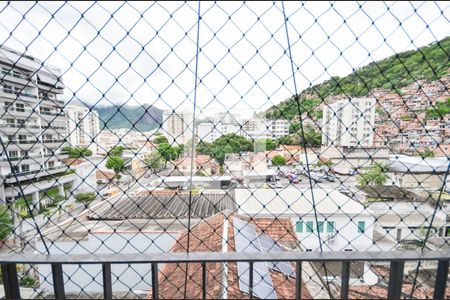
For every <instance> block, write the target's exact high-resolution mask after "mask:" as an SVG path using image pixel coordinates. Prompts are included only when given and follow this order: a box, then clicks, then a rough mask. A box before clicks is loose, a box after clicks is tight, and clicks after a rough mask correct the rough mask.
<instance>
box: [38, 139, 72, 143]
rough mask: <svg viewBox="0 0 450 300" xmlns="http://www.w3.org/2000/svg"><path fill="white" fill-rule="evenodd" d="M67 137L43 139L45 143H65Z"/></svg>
mask: <svg viewBox="0 0 450 300" xmlns="http://www.w3.org/2000/svg"><path fill="white" fill-rule="evenodd" d="M65 141H66V140H65V139H59V140H42V142H43V143H63V142H65Z"/></svg>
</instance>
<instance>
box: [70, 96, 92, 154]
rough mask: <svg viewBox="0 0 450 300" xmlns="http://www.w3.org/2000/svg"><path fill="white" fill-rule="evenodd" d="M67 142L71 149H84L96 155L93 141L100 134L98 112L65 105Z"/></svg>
mask: <svg viewBox="0 0 450 300" xmlns="http://www.w3.org/2000/svg"><path fill="white" fill-rule="evenodd" d="M64 112H65V113H66V115H67V128H68V131H69V132H68V136H67V141H68V142H69V144H70V145H71V146H72V147H85V148H88V149H90V150H91V151H92V153H93V154H97V144H96V143H95V139H96V138H97V136H98V134H99V132H100V121H99V118H98V112H96V111H95V110H91V109H89V108H87V107H81V106H76V105H67V106H66V107H65V108H64Z"/></svg>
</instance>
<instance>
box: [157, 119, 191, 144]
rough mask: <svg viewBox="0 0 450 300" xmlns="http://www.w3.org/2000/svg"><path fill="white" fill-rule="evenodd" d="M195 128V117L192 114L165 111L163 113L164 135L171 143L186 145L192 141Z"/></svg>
mask: <svg viewBox="0 0 450 300" xmlns="http://www.w3.org/2000/svg"><path fill="white" fill-rule="evenodd" d="M193 127H194V115H193V114H192V112H184V111H175V110H170V111H164V113H163V134H164V135H165V136H166V137H167V139H168V140H169V143H171V144H174V145H177V144H180V145H181V144H185V143H187V142H188V141H189V140H191V139H192V130H193Z"/></svg>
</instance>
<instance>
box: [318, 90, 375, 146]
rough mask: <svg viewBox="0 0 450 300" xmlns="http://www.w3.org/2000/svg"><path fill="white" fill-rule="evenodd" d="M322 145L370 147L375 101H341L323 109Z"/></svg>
mask: <svg viewBox="0 0 450 300" xmlns="http://www.w3.org/2000/svg"><path fill="white" fill-rule="evenodd" d="M322 124H323V127H322V145H324V146H337V147H342V146H346V147H357V148H360V147H372V145H373V135H374V125H375V99H374V98H352V99H342V100H339V101H336V102H334V103H331V104H328V105H325V106H324V108H323V123H322Z"/></svg>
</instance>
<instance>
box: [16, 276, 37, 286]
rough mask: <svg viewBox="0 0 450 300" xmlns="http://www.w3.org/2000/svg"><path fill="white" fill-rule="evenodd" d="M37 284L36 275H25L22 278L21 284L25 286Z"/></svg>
mask: <svg viewBox="0 0 450 300" xmlns="http://www.w3.org/2000/svg"><path fill="white" fill-rule="evenodd" d="M35 284H36V279H34V277H31V276H28V275H25V276H23V277H22V278H21V279H20V286H23V287H28V288H30V287H33V286H34V285H35Z"/></svg>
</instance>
